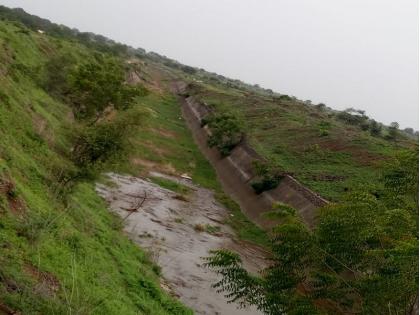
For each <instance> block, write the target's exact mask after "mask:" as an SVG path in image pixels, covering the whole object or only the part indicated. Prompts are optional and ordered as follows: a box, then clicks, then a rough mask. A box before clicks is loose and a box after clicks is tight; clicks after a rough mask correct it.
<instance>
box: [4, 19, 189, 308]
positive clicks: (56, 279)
mask: <svg viewBox="0 0 420 315" xmlns="http://www.w3.org/2000/svg"><path fill="white" fill-rule="evenodd" d="M63 54H70V55H71V56H72V57H73V58H74V60H75V62H82V61H85V60H87V59H91V58H93V55H94V54H95V52H94V51H93V50H90V49H88V48H86V47H84V46H82V45H80V44H79V43H77V42H74V41H73V42H71V41H66V40H62V39H58V38H53V37H49V36H47V35H45V34H40V33H37V32H33V31H30V30H29V29H27V28H26V27H24V26H22V25H20V24H19V23H10V22H6V21H1V22H0V60H1V62H0V313H5V314H12V313H13V312H20V313H22V314H67V313H69V314H70V313H73V314H191V311H189V310H187V309H186V308H185V307H184V306H182V305H181V304H180V303H179V302H177V301H175V300H174V299H173V298H172V297H169V296H168V295H167V294H166V293H164V292H163V291H162V290H161V289H160V287H159V269H158V268H157V267H156V266H155V265H154V264H153V263H152V262H151V261H150V260H149V258H148V256H147V254H146V253H145V252H143V251H141V250H140V249H138V247H137V246H135V245H134V244H132V243H131V242H130V241H129V240H128V239H127V237H126V236H125V235H123V233H122V232H121V230H120V228H121V227H120V222H119V220H118V219H117V218H115V217H113V215H111V214H110V213H109V212H108V210H107V208H106V205H105V204H104V202H103V201H102V200H101V199H100V198H99V197H98V196H97V195H96V193H95V190H94V184H93V182H92V181H90V180H88V179H86V180H83V181H77V182H76V183H75V184H74V186H73V187H72V188H71V189H66V187H65V185H64V184H63V181H62V174H63V173H65V172H70V173H71V172H73V171H74V170H75V165H74V164H73V163H72V162H71V160H70V159H69V151H70V148H71V146H72V144H71V143H70V140H69V139H71V137H69V136H68V134H67V132H66V129H69V126H73V127H74V126H76V125H77V124H78V122H77V121H75V120H74V118H73V115H72V110H71V108H70V107H69V105H67V104H65V103H64V102H62V101H59V100H58V98H54V97H52V96H51V94H48V93H47V92H46V89H45V88H43V87H42V82H44V81H45V65H46V63H47V61H49V60H51V59H52V58H53V57H54V56H57V55H63ZM13 314H15V313H13Z"/></svg>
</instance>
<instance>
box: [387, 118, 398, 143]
mask: <svg viewBox="0 0 420 315" xmlns="http://www.w3.org/2000/svg"><path fill="white" fill-rule="evenodd" d="M399 127H400V125H399V124H398V123H397V122H392V123H391V124H390V125H389V127H388V135H387V137H386V138H387V139H388V140H396V139H397V136H398V129H399Z"/></svg>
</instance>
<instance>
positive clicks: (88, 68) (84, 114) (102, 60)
mask: <svg viewBox="0 0 420 315" xmlns="http://www.w3.org/2000/svg"><path fill="white" fill-rule="evenodd" d="M70 85H71V88H72V93H71V94H72V102H73V105H74V107H75V114H76V116H77V117H79V118H89V117H92V116H95V115H98V114H100V113H102V112H103V111H104V109H105V108H107V107H108V106H110V105H112V106H113V107H114V108H116V109H127V108H129V107H130V105H131V104H132V102H133V99H134V98H135V97H137V96H143V95H145V94H147V90H146V89H145V88H140V87H134V86H129V85H127V84H125V70H124V67H123V64H122V63H121V61H120V60H119V59H115V58H109V57H103V56H102V55H97V56H96V59H95V60H94V61H92V62H88V63H85V64H83V65H80V66H78V67H77V68H76V69H75V70H74V71H73V72H72V73H71V75H70Z"/></svg>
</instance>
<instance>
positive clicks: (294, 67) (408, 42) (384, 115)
mask: <svg viewBox="0 0 420 315" xmlns="http://www.w3.org/2000/svg"><path fill="white" fill-rule="evenodd" d="M0 3H1V4H3V5H6V6H9V7H22V8H24V9H25V10H26V11H28V12H30V13H32V14H35V15H39V16H41V17H44V18H48V19H50V20H52V21H53V22H58V23H62V24H65V25H67V26H70V27H76V28H78V29H79V30H81V31H92V32H94V33H99V34H102V35H105V36H107V37H110V38H112V39H114V40H117V41H120V42H123V43H127V44H130V45H132V46H135V47H142V48H145V49H146V50H152V51H156V52H158V53H160V54H163V55H166V56H168V57H171V58H174V59H176V60H178V61H180V62H183V63H185V64H188V65H192V66H197V67H201V68H205V69H206V70H209V71H214V72H217V73H219V74H223V75H225V76H228V77H231V78H238V79H241V80H243V81H246V82H248V83H252V84H254V83H258V84H260V85H261V86H263V87H265V88H271V89H273V90H275V91H278V92H280V93H284V94H290V95H295V96H296V97H298V98H300V99H304V100H306V99H310V100H312V101H313V102H323V103H326V104H327V105H328V106H330V107H332V108H335V109H344V108H347V107H350V106H351V107H355V108H360V109H365V110H366V111H367V114H368V115H370V116H372V117H373V118H375V119H377V120H379V121H381V122H384V123H387V124H388V123H390V122H391V121H398V122H400V124H401V127H407V126H411V127H414V128H415V129H418V87H419V85H418V62H419V60H418V47H419V45H418V40H419V39H418V7H417V6H418V0H398V1H396V0H340V1H337V0H318V1H316V0H223V1H222V0H177V1H174V0H153V1H152V0H149V1H146V0H54V1H53V0H0Z"/></svg>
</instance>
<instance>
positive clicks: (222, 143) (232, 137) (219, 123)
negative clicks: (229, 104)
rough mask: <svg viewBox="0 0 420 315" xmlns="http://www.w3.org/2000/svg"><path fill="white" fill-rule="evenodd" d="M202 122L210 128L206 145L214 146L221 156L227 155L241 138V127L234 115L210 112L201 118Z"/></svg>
mask: <svg viewBox="0 0 420 315" xmlns="http://www.w3.org/2000/svg"><path fill="white" fill-rule="evenodd" d="M202 124H203V125H207V126H208V127H209V129H210V130H211V135H210V136H209V138H208V145H209V146H210V147H216V148H217V149H218V150H219V152H220V153H221V154H222V155H223V156H227V155H229V154H230V152H231V151H232V150H233V149H234V148H235V146H236V145H238V144H239V143H240V142H241V140H242V139H243V128H242V125H241V122H240V121H239V120H238V118H237V117H236V116H235V115H232V114H229V113H223V114H214V115H213V114H212V115H210V116H209V117H208V118H206V119H203V121H202Z"/></svg>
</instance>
